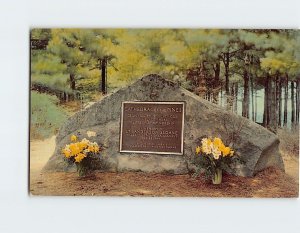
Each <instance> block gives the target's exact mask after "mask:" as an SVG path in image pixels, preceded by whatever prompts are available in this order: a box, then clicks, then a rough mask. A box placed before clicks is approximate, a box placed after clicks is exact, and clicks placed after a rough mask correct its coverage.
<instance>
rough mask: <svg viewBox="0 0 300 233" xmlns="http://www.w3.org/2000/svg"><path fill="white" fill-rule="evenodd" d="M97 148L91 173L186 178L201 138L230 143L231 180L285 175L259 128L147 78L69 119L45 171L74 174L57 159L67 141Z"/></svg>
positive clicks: (268, 136) (272, 143) (271, 138)
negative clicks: (233, 157) (266, 172)
mask: <svg viewBox="0 0 300 233" xmlns="http://www.w3.org/2000/svg"><path fill="white" fill-rule="evenodd" d="M73 134H76V135H77V136H78V137H79V138H88V139H90V140H92V141H96V142H98V143H99V144H101V145H102V147H103V150H102V152H101V160H102V161H101V163H99V164H97V163H95V169H99V170H109V171H116V172H122V171H142V172H154V173H172V174H185V173H188V172H190V171H192V170H193V166H192V164H191V160H190V159H191V158H192V157H193V155H194V154H195V148H196V146H197V145H198V144H199V139H200V138H201V137H203V136H210V137H220V138H222V139H224V140H227V141H228V143H230V142H234V150H235V151H236V153H238V154H239V155H240V156H241V159H242V160H243V161H244V162H243V163H240V164H235V174H237V175H241V176H253V175H254V174H255V173H257V172H258V171H260V170H263V169H264V168H266V167H269V166H275V167H279V168H280V169H284V166H283V161H282V158H281V155H280V153H279V149H278V146H279V139H278V138H277V136H276V135H275V134H273V133H272V132H270V131H268V130H267V129H265V128H263V127H261V126H260V125H258V124H256V123H254V122H252V121H250V120H248V119H246V118H243V117H241V116H238V115H236V114H234V113H231V112H228V111H226V110H225V109H223V108H221V107H219V106H217V105H215V104H212V103H210V102H208V101H206V100H204V99H202V98H200V97H199V96H197V95H195V94H193V93H191V92H189V91H188V90H186V89H184V88H181V87H180V86H179V85H178V84H176V83H174V82H171V81H168V80H165V79H163V78H162V77H160V76H158V75H148V76H145V77H143V78H141V79H139V80H137V81H136V82H135V83H133V84H132V85H129V86H127V87H125V88H122V89H120V90H118V91H116V92H115V93H112V94H109V95H107V96H105V97H104V98H103V99H102V100H100V101H99V102H96V103H94V104H93V105H91V106H89V107H88V108H86V109H85V110H83V111H80V112H78V113H77V114H75V115H74V116H72V117H71V118H69V119H68V121H67V122H66V123H65V124H64V125H63V126H62V128H61V129H60V131H59V133H58V135H57V137H56V148H55V152H54V154H53V156H52V157H51V158H50V159H49V161H48V162H47V164H46V165H45V167H44V169H43V170H44V171H47V172H51V171H73V170H74V166H71V165H69V164H68V163H67V162H66V161H65V160H64V158H63V156H62V154H61V149H62V148H63V147H64V146H65V145H66V144H68V143H69V142H70V136H71V135H73Z"/></svg>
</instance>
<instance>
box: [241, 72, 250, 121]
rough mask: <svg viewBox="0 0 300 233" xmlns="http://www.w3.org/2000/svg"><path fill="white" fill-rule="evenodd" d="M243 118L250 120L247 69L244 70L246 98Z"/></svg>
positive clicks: (244, 99)
mask: <svg viewBox="0 0 300 233" xmlns="http://www.w3.org/2000/svg"><path fill="white" fill-rule="evenodd" d="M242 116H243V117H247V118H249V76H248V73H247V71H246V69H245V70H244V98H243V106H242Z"/></svg>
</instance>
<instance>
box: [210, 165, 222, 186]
mask: <svg viewBox="0 0 300 233" xmlns="http://www.w3.org/2000/svg"><path fill="white" fill-rule="evenodd" d="M212 183H213V184H221V183H222V169H219V168H217V169H216V171H215V174H214V176H213V177H212Z"/></svg>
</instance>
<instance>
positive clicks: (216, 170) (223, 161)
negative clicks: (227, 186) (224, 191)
mask: <svg viewBox="0 0 300 233" xmlns="http://www.w3.org/2000/svg"><path fill="white" fill-rule="evenodd" d="M236 159H237V156H236V154H235V152H234V151H233V149H232V148H231V147H229V146H225V145H224V143H223V141H222V140H221V139H220V138H218V137H215V138H202V140H201V143H200V145H199V146H197V147H196V149H195V158H194V164H195V165H196V167H197V170H196V173H195V175H199V174H200V173H201V171H204V174H205V177H206V178H209V179H212V182H213V184H220V183H221V182H222V171H223V170H227V171H228V170H231V167H230V164H231V163H232V162H233V161H234V160H236Z"/></svg>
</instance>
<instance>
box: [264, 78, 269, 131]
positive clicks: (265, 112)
mask: <svg viewBox="0 0 300 233" xmlns="http://www.w3.org/2000/svg"><path fill="white" fill-rule="evenodd" d="M268 100H269V76H267V77H266V79H265V91H264V115H263V126H264V127H267V126H268V123H269V121H268V119H269V115H268V113H269V112H268V108H269V103H268Z"/></svg>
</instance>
